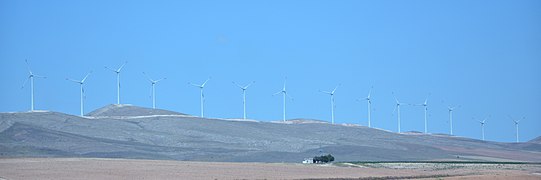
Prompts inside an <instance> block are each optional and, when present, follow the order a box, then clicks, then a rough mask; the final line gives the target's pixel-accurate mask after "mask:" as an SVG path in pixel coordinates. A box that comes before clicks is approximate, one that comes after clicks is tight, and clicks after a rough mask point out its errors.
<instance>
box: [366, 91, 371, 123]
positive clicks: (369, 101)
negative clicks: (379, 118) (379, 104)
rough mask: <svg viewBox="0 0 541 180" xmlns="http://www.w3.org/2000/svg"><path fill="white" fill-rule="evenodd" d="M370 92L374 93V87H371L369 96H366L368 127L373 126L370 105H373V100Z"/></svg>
mask: <svg viewBox="0 0 541 180" xmlns="http://www.w3.org/2000/svg"><path fill="white" fill-rule="evenodd" d="M370 94H372V88H370V91H368V96H366V102H367V103H368V127H371V125H370V111H371V108H370V106H371V105H372V100H371V99H370Z"/></svg>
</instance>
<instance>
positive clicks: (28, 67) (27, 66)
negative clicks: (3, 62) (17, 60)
mask: <svg viewBox="0 0 541 180" xmlns="http://www.w3.org/2000/svg"><path fill="white" fill-rule="evenodd" d="M24 62H25V63H26V68H27V69H28V72H29V73H30V74H33V73H32V70H30V63H28V60H27V59H24Z"/></svg>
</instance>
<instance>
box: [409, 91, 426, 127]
mask: <svg viewBox="0 0 541 180" xmlns="http://www.w3.org/2000/svg"><path fill="white" fill-rule="evenodd" d="M427 102H428V97H427V98H426V99H425V102H423V103H422V104H413V105H414V106H423V107H424V109H425V134H426V133H428V128H427V126H428V121H427V111H428V104H427Z"/></svg>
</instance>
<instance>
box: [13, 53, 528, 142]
mask: <svg viewBox="0 0 541 180" xmlns="http://www.w3.org/2000/svg"><path fill="white" fill-rule="evenodd" d="M25 63H26V65H27V68H28V71H29V76H28V78H27V79H26V80H25V82H24V84H23V86H22V88H24V86H25V85H26V83H27V82H28V81H30V89H31V90H30V99H31V100H30V101H31V111H34V77H37V78H46V77H45V76H40V75H36V74H34V73H33V72H32V70H31V69H30V64H29V63H28V61H27V60H25ZM126 64H127V62H124V64H122V65H121V66H120V67H119V68H118V69H112V68H109V67H107V66H105V68H106V69H108V70H110V71H112V72H114V73H116V76H117V104H120V73H121V71H122V69H123V68H124V66H125V65H126ZM91 73H92V71H91V72H89V73H87V74H86V76H85V77H84V78H83V79H82V80H74V79H70V78H66V80H68V81H71V82H74V83H77V84H79V85H80V92H81V97H80V98H81V105H80V106H81V112H80V113H81V114H80V115H81V116H84V83H85V81H86V79H87V78H88V76H89V75H90V74H91ZM143 74H144V75H145V76H146V77H147V78H148V80H149V82H150V83H151V86H152V108H153V109H156V90H155V85H156V84H157V83H158V82H160V81H163V80H165V79H167V78H161V79H158V80H153V79H152V78H150V77H149V76H148V75H147V74H146V73H145V72H143ZM209 80H210V78H208V79H207V80H206V81H205V82H203V83H202V84H194V83H189V84H190V85H192V86H195V87H198V88H199V89H200V101H201V102H200V105H201V117H204V102H205V96H204V93H203V90H204V88H205V85H206V84H207V82H208V81H209ZM286 82H287V79H286V80H284V86H283V88H282V90H281V91H278V92H276V93H274V94H273V96H275V95H278V94H282V97H283V121H284V122H285V121H286V101H287V98H289V99H291V100H293V97H291V96H290V95H289V94H287V90H286ZM254 83H255V81H254V82H251V83H249V84H248V85H245V86H241V85H239V84H237V83H235V82H233V84H235V85H236V86H237V87H239V88H240V89H241V90H242V104H243V119H246V90H247V89H248V87H250V86H251V85H252V84H254ZM339 86H340V85H338V86H336V87H335V88H334V89H333V90H332V91H321V90H320V92H321V93H324V94H328V95H330V98H331V99H330V101H331V123H332V124H334V108H335V102H334V94H335V92H336V90H337V89H338V87H339ZM371 94H372V88H371V89H370V91H369V92H368V96H367V97H366V98H365V100H366V101H367V105H368V127H371V117H370V115H371V114H370V113H371V104H372V100H371ZM393 95H394V93H393ZM395 101H396V106H395V109H394V110H393V114H394V112H395V111H396V112H397V125H398V131H397V132H398V133H400V132H401V129H400V124H401V122H400V105H405V104H404V103H401V102H400V101H398V99H397V98H396V97H395ZM427 102H428V97H427V98H426V99H425V101H424V102H423V103H422V104H407V105H412V106H423V108H424V133H425V134H426V133H428V128H427V125H428V120H427V112H428V103H427ZM456 108H457V107H450V106H449V107H448V110H449V125H450V127H449V128H450V129H449V130H450V135H453V111H454V110H455V109H456ZM510 118H511V119H512V120H513V122H514V123H515V128H516V142H519V138H518V124H519V122H520V120H516V119H513V118H512V117H510ZM487 119H488V117H487V118H485V119H484V120H482V121H479V123H480V124H481V137H482V140H485V128H484V125H485V123H486V120H487ZM523 119H524V118H523Z"/></svg>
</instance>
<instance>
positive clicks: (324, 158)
mask: <svg viewBox="0 0 541 180" xmlns="http://www.w3.org/2000/svg"><path fill="white" fill-rule="evenodd" d="M333 161H334V157H333V156H332V155H331V154H327V155H324V156H316V157H314V162H315V163H329V162H333Z"/></svg>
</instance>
